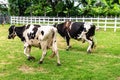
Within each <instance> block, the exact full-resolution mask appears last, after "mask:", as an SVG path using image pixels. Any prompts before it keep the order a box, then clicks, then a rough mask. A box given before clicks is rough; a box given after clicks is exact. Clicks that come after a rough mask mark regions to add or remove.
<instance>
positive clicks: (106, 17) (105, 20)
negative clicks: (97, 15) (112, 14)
mask: <svg viewBox="0 0 120 80" xmlns="http://www.w3.org/2000/svg"><path fill="white" fill-rule="evenodd" d="M106 24H107V16H106V17H105V25H104V31H106Z"/></svg>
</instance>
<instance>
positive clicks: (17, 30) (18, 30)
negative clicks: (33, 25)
mask: <svg viewBox="0 0 120 80" xmlns="http://www.w3.org/2000/svg"><path fill="white" fill-rule="evenodd" d="M24 28H25V27H24V26H22V27H16V28H15V32H16V34H17V36H18V37H19V38H20V39H21V41H24V37H23V32H24Z"/></svg>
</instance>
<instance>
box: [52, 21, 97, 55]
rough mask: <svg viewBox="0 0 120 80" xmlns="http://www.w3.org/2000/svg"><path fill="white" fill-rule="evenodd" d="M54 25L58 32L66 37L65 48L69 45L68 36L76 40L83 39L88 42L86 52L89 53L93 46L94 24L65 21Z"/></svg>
mask: <svg viewBox="0 0 120 80" xmlns="http://www.w3.org/2000/svg"><path fill="white" fill-rule="evenodd" d="M54 27H56V28H57V30H58V33H59V34H60V35H61V36H62V37H64V38H65V39H66V42H67V50H68V49H69V48H70V47H71V46H70V44H69V42H70V38H74V39H76V40H83V42H85V41H87V42H88V43H89V47H88V49H87V52H88V53H90V52H91V50H92V48H93V47H94V39H93V37H94V35H95V28H96V27H95V25H94V24H92V23H87V22H71V21H66V22H64V23H61V24H55V25H54Z"/></svg>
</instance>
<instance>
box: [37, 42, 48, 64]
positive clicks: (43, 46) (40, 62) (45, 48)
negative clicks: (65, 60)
mask: <svg viewBox="0 0 120 80" xmlns="http://www.w3.org/2000/svg"><path fill="white" fill-rule="evenodd" d="M41 49H42V57H41V58H40V61H39V64H42V63H43V60H44V57H45V55H46V52H47V41H43V42H41Z"/></svg>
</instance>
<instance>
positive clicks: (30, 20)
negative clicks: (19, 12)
mask: <svg viewBox="0 0 120 80" xmlns="http://www.w3.org/2000/svg"><path fill="white" fill-rule="evenodd" d="M66 20H70V21H76V22H92V23H93V24H95V25H96V26H97V27H98V28H104V30H105V31H106V29H107V28H113V29H114V32H116V29H117V28H120V18H118V17H114V18H108V17H105V18H100V17H96V18H92V17H91V18H85V17H80V18H78V17H75V18H72V17H70V18H66V17H57V18H56V17H18V16H11V19H10V23H11V24H40V25H53V24H55V23H61V22H65V21H66Z"/></svg>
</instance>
